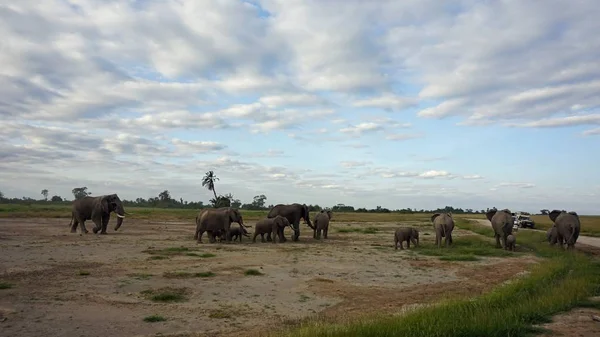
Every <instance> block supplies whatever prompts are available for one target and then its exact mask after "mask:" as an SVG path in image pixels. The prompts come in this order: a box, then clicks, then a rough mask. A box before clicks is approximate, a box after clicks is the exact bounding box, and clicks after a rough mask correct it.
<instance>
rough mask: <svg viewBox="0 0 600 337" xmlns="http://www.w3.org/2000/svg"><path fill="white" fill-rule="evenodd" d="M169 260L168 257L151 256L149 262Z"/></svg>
mask: <svg viewBox="0 0 600 337" xmlns="http://www.w3.org/2000/svg"><path fill="white" fill-rule="evenodd" d="M168 258H169V257H168V256H162V255H153V256H150V257H149V258H148V260H166V259H168Z"/></svg>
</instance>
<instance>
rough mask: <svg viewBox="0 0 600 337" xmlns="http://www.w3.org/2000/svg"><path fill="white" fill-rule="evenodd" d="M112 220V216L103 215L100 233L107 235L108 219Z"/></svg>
mask: <svg viewBox="0 0 600 337" xmlns="http://www.w3.org/2000/svg"><path fill="white" fill-rule="evenodd" d="M109 220H110V218H109V217H108V216H106V217H102V223H101V225H102V230H101V231H100V234H103V235H106V228H107V227H108V221H109Z"/></svg>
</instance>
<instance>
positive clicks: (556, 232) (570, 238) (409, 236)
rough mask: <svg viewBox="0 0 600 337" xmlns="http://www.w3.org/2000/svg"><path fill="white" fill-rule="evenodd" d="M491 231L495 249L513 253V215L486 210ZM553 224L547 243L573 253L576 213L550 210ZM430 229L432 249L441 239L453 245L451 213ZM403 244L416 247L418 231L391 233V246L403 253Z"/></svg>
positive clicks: (436, 218) (436, 216) (439, 217)
mask: <svg viewBox="0 0 600 337" xmlns="http://www.w3.org/2000/svg"><path fill="white" fill-rule="evenodd" d="M485 216H486V218H487V219H488V220H489V221H490V223H491V225H492V229H493V230H494V238H495V239H496V248H504V249H506V250H511V251H514V249H515V245H516V237H515V235H514V234H513V223H514V221H513V218H512V213H511V212H510V210H508V209H503V210H496V209H492V210H489V211H488V212H487V213H486V214H485ZM548 216H549V217H550V220H552V227H551V228H550V229H548V231H547V232H546V239H547V240H548V242H549V243H550V245H551V246H553V245H555V244H557V243H558V244H559V245H560V247H561V248H562V247H564V245H565V244H566V245H567V249H572V248H573V247H574V246H575V243H576V242H577V238H578V237H579V231H580V229H581V222H580V221H579V215H577V213H575V212H567V211H564V210H562V211H559V210H553V211H552V212H550V213H549V214H548ZM431 222H432V223H433V229H434V231H435V245H436V246H438V247H441V246H442V238H444V239H445V245H446V246H450V245H451V244H452V231H453V230H454V220H453V218H452V214H451V213H435V214H433V215H432V216H431ZM404 241H406V245H407V248H410V242H412V243H413V244H414V245H415V246H417V245H418V243H419V231H418V230H416V229H414V228H412V227H400V228H398V229H396V231H395V232H394V246H395V249H398V244H400V249H404V247H403V246H402V243H403V242H404Z"/></svg>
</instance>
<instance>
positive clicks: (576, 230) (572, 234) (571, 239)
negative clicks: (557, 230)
mask: <svg viewBox="0 0 600 337" xmlns="http://www.w3.org/2000/svg"><path fill="white" fill-rule="evenodd" d="M575 234H579V229H578V228H577V227H575V226H573V230H572V231H571V236H569V241H567V244H568V243H570V242H573V237H574V236H575Z"/></svg>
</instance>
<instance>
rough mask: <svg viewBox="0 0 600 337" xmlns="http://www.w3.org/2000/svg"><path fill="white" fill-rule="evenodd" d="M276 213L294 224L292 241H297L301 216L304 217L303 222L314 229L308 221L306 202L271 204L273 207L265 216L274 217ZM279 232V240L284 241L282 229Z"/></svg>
mask: <svg viewBox="0 0 600 337" xmlns="http://www.w3.org/2000/svg"><path fill="white" fill-rule="evenodd" d="M278 215H281V216H283V217H285V218H286V219H288V221H289V222H290V223H291V224H292V225H293V226H294V235H293V236H292V239H293V240H294V241H298V238H299V237H300V219H301V218H302V219H304V223H306V224H307V225H308V227H310V228H311V229H312V230H313V231H314V230H315V227H313V225H312V223H311V222H310V214H309V212H308V206H306V204H299V203H293V204H277V205H275V206H273V208H271V210H270V211H269V214H267V218H274V217H276V216H278ZM281 234H282V236H281V240H283V241H282V242H286V241H287V239H286V238H285V236H284V235H283V231H282V232H281Z"/></svg>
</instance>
